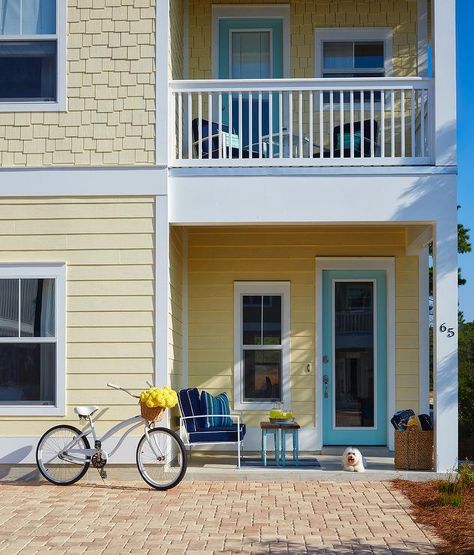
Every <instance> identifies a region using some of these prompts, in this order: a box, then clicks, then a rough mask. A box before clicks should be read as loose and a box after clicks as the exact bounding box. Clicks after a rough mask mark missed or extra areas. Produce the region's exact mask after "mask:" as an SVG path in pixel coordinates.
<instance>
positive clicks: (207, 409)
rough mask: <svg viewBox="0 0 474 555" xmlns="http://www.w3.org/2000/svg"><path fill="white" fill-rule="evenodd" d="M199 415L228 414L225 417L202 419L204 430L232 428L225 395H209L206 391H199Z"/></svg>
mask: <svg viewBox="0 0 474 555" xmlns="http://www.w3.org/2000/svg"><path fill="white" fill-rule="evenodd" d="M201 414H206V415H209V414H228V415H229V417H228V418H226V417H225V416H214V417H213V416H209V417H206V418H202V427H203V428H205V429H206V430H207V429H209V428H220V427H223V426H232V424H233V422H232V418H231V417H230V403H229V398H228V397H227V393H220V394H219V395H216V396H214V395H211V394H210V393H208V392H207V391H201Z"/></svg>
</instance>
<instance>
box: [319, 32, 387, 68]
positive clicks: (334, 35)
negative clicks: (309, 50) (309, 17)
mask: <svg viewBox="0 0 474 555" xmlns="http://www.w3.org/2000/svg"><path fill="white" fill-rule="evenodd" d="M368 40H377V41H383V43H384V59H385V64H384V65H385V77H391V76H392V72H393V29H392V28H391V27H316V28H315V29H314V75H315V77H317V78H319V77H322V74H323V59H322V58H323V43H324V42H328V41H330V42H345V41H347V42H349V41H353V42H357V41H368Z"/></svg>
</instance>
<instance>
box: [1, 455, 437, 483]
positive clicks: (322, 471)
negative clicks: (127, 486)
mask: <svg viewBox="0 0 474 555" xmlns="http://www.w3.org/2000/svg"><path fill="white" fill-rule="evenodd" d="M258 456H259V453H257V452H249V451H246V452H245V453H244V456H243V458H244V459H245V458H246V457H247V458H249V457H252V458H256V457H258ZM315 457H316V458H317V460H318V462H319V464H320V468H304V467H300V468H295V467H293V468H288V467H286V468H282V467H279V468H275V467H266V468H261V467H260V468H259V467H255V468H252V467H249V466H245V465H244V466H242V468H241V469H240V470H239V469H237V468H236V465H237V455H236V453H235V452H224V451H221V452H215V451H214V452H213V453H210V452H205V451H201V452H199V451H196V452H193V453H192V456H191V458H190V460H189V462H188V471H187V473H186V477H185V480H194V481H209V480H216V481H222V480H224V481H233V482H235V481H268V480H270V481H283V480H286V481H288V480H289V481H304V480H317V481H330V482H353V481H390V480H395V479H397V478H399V479H403V480H414V481H423V480H435V479H438V478H441V477H443V476H444V475H442V474H438V473H437V472H428V471H400V470H396V469H395V466H394V460H393V456H392V454H391V453H388V454H384V455H382V456H381V455H378V456H377V455H373V454H365V456H364V458H365V460H366V462H367V469H366V472H364V473H354V472H344V471H343V470H342V467H341V457H340V455H339V454H328V453H322V454H316V455H315V453H314V452H311V453H309V452H302V453H300V459H302V460H304V459H308V458H311V459H313V460H314V458H315ZM106 470H107V481H109V480H113V481H140V480H141V478H140V476H139V474H138V470H137V468H136V466H135V465H131V464H130V465H129V464H116V465H113V464H110V465H107V467H106ZM40 480H43V478H42V477H41V476H40V475H39V472H38V470H37V468H36V466H33V465H0V483H1V482H25V481H27V482H31V481H32V482H36V481H40ZM84 481H87V482H101V479H100V477H99V475H98V473H97V472H96V471H95V470H94V469H90V470H89V472H88V473H87V475H86V477H85V478H84Z"/></svg>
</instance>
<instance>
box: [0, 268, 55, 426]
mask: <svg viewBox="0 0 474 555" xmlns="http://www.w3.org/2000/svg"><path fill="white" fill-rule="evenodd" d="M0 278H1V279H54V280H55V331H56V335H55V341H54V342H55V343H56V404H55V405H20V404H18V405H16V404H12V405H0V416H65V414H66V413H65V406H66V265H65V264H64V263H51V264H50V263H48V264H28V263H25V264H23V263H19V264H0ZM12 339H17V338H12V337H2V338H0V345H1V344H2V343H11V342H12ZM16 342H18V340H17V341H16ZM23 342H26V343H34V342H35V338H34V337H28V338H24V341H23ZM37 342H38V343H39V342H41V341H37Z"/></svg>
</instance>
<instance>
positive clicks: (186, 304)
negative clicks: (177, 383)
mask: <svg viewBox="0 0 474 555" xmlns="http://www.w3.org/2000/svg"><path fill="white" fill-rule="evenodd" d="M188 257H189V233H188V228H187V227H185V228H184V229H183V283H182V287H183V309H182V310H183V317H182V323H181V324H182V335H183V383H182V387H183V388H186V387H189V386H188V382H189V278H188V269H189V268H188V267H189V264H188Z"/></svg>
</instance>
